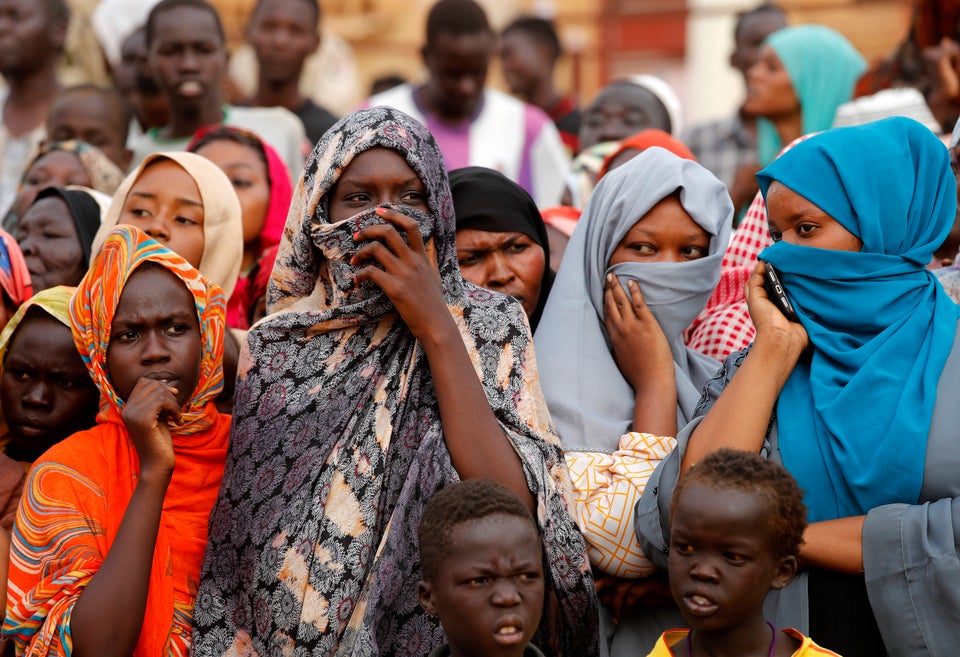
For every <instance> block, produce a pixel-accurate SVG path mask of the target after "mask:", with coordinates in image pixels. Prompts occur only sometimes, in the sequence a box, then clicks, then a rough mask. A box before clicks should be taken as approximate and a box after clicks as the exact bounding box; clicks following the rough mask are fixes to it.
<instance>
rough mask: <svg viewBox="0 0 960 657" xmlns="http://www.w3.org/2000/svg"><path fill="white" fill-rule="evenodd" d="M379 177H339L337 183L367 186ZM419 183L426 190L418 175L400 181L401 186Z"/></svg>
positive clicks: (375, 181)
mask: <svg viewBox="0 0 960 657" xmlns="http://www.w3.org/2000/svg"><path fill="white" fill-rule="evenodd" d="M379 179H380V177H379V176H376V175H373V176H370V177H369V178H341V179H340V180H339V181H338V182H337V184H338V185H340V184H342V185H353V186H354V187H369V186H370V185H373V184H376V183H377V182H378V181H379ZM417 184H419V185H420V186H421V187H423V189H424V190H426V185H424V184H423V181H422V180H420V178H419V176H411V177H410V178H407V179H406V180H401V181H400V186H401V187H406V186H408V185H409V186H413V185H417Z"/></svg>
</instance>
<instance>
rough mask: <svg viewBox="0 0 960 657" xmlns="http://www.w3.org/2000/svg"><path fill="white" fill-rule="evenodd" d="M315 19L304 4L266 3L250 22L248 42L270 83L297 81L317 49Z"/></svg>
mask: <svg viewBox="0 0 960 657" xmlns="http://www.w3.org/2000/svg"><path fill="white" fill-rule="evenodd" d="M316 23H317V16H316V14H315V13H314V12H313V11H312V10H311V8H310V7H309V6H308V5H307V3H306V2H303V0H267V2H263V3H261V4H260V6H259V7H258V8H257V11H256V13H255V14H254V15H253V18H252V19H251V21H250V31H249V40H250V45H251V46H253V49H254V51H255V52H256V54H257V61H258V62H259V63H260V75H261V76H263V77H264V78H266V79H267V80H269V81H280V82H285V81H288V80H293V81H296V80H298V79H299V77H300V71H301V69H302V68H303V61H304V60H305V59H306V58H307V57H309V56H310V54H311V53H313V52H314V51H315V50H316V49H317V46H319V45H320V38H319V37H318V36H317V25H316Z"/></svg>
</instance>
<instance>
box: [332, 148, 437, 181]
mask: <svg viewBox="0 0 960 657" xmlns="http://www.w3.org/2000/svg"><path fill="white" fill-rule="evenodd" d="M398 176H402V177H404V178H410V177H415V178H417V179H418V180H420V176H418V175H417V172H416V171H414V170H413V167H411V166H410V163H409V162H407V160H406V159H405V158H404V157H403V155H401V154H400V153H399V152H398V151H395V150H393V149H392V148H386V147H385V146H374V147H373V148H368V149H367V150H365V151H363V152H361V153H358V154H357V155H355V156H354V158H353V159H352V160H351V161H350V164H348V165H347V167H346V169H344V170H343V173H342V174H341V176H340V179H341V180H343V179H348V178H349V179H352V178H357V177H363V178H377V179H384V180H385V179H386V178H388V177H398ZM420 182H421V183H422V182H423V181H422V180H420Z"/></svg>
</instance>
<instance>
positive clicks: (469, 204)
mask: <svg viewBox="0 0 960 657" xmlns="http://www.w3.org/2000/svg"><path fill="white" fill-rule="evenodd" d="M450 192H451V193H452V194H453V207H454V210H455V211H456V214H457V231H460V230H463V229H465V228H470V229H473V230H482V231H486V232H488V233H523V234H524V235H526V236H527V237H529V238H530V239H532V240H533V241H534V242H536V243H537V244H539V245H540V247H542V248H543V255H544V258H545V259H544V267H543V278H542V279H541V280H540V298H539V299H537V307H536V308H535V309H534V311H533V315H531V316H530V330H531V331H534V330H536V328H537V324H538V323H539V322H540V315H542V314H543V306H544V304H546V302H547V295H548V294H549V293H550V287H551V286H552V285H553V279H554V276H555V274H554V272H553V270H552V269H550V242H549V239H548V237H547V226H546V224H544V223H543V218H542V217H541V216H540V211H539V210H538V209H537V205H536V203H534V202H533V199H532V198H531V197H530V194H528V193H527V192H526V190H525V189H524V188H523V187H521V186H520V185H518V184H517V183H515V182H513V181H512V180H510V179H509V178H507V177H506V176H505V175H503V174H502V173H500V172H499V171H496V170H494V169H488V168H486V167H464V168H462V169H454V170H453V171H451V172H450Z"/></svg>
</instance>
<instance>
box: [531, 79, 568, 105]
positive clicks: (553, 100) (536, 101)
mask: <svg viewBox="0 0 960 657" xmlns="http://www.w3.org/2000/svg"><path fill="white" fill-rule="evenodd" d="M524 100H526V101H527V102H528V103H530V104H532V105H536V106H537V107H539V108H540V109H542V110H543V111H545V112H546V111H547V110H549V109H551V108H552V107H553V106H554V105H556V104H557V103H558V102H560V94H559V93H558V92H557V90H556V89H554V87H553V82H552V81H551V80H550V79H549V78H546V79H544V80H540V82H538V83H537V85H536V86H535V87H533V88H532V89H529V90H528V91H527V93H526V94H524Z"/></svg>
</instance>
